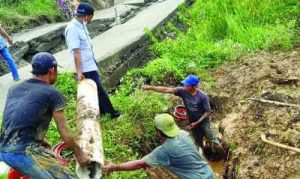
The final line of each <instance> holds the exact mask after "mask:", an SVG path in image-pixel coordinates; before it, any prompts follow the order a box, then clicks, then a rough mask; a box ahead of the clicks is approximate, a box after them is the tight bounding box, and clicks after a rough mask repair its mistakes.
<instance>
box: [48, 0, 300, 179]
mask: <svg viewBox="0 0 300 179" xmlns="http://www.w3.org/2000/svg"><path fill="white" fill-rule="evenodd" d="M299 7H300V2H299V1H296V0H291V1H288V2H287V1H284V0H277V1H269V0H260V1H258V0H255V1H250V0H243V1H225V0H217V1H204V0H198V1H196V2H195V4H194V5H193V6H192V7H191V8H190V9H189V8H187V7H185V6H181V7H180V10H179V13H178V17H179V20H180V21H181V23H183V24H184V26H185V27H186V29H185V30H180V29H179V28H177V27H176V25H174V24H172V23H169V24H168V25H167V26H166V27H165V28H164V29H166V31H167V32H164V31H162V30H159V31H158V32H156V33H155V32H154V33H152V32H149V31H147V33H148V34H149V36H150V38H151V39H152V41H153V42H154V43H153V45H152V47H151V48H152V50H153V52H154V54H155V55H156V56H157V57H158V58H157V59H154V60H152V61H151V62H149V63H148V64H147V65H146V66H145V67H144V68H141V69H133V70H130V71H129V72H128V73H127V74H126V75H125V76H124V77H123V79H122V81H121V85H120V86H119V87H118V89H117V91H116V93H115V94H114V95H112V96H111V99H112V101H113V104H114V105H115V106H116V107H117V108H118V109H120V110H121V111H122V113H123V117H122V118H121V119H118V120H111V119H110V118H109V117H102V118H101V125H102V131H103V140H104V148H105V157H106V159H107V160H111V161H113V162H117V163H118V162H122V161H127V160H131V159H137V158H139V157H141V155H143V154H145V153H147V152H149V151H150V150H151V149H152V148H153V147H154V146H155V145H156V144H157V141H155V137H154V135H155V130H154V126H153V117H154V115H155V113H160V112H163V111H167V110H168V108H169V107H170V106H171V104H169V102H168V101H167V98H166V97H165V96H164V95H160V94H157V93H148V92H142V91H140V87H141V86H142V85H143V84H149V83H150V84H155V85H176V84H177V83H178V81H180V80H182V79H183V78H184V76H186V75H187V74H189V73H194V74H197V75H199V76H201V78H202V80H204V81H206V82H208V83H209V84H210V85H208V86H206V87H207V88H211V87H213V81H212V78H211V76H210V75H209V73H208V70H209V69H211V68H215V67H218V66H219V65H221V64H223V63H224V62H226V61H232V60H238V59H239V57H240V56H241V55H242V54H244V53H248V52H255V51H260V50H289V49H291V48H292V45H293V44H292V42H293V41H292V39H294V38H295V36H296V35H297V34H298V32H297V29H299V27H300V25H299V17H300V15H299V13H300V11H299V9H300V8H299ZM161 33H164V34H166V33H168V34H171V33H172V34H174V35H175V37H176V38H173V37H172V38H171V37H170V38H169V37H167V38H166V39H165V40H164V41H160V40H159V38H158V37H161V36H162V34H161ZM57 87H58V88H59V89H61V90H62V91H63V93H64V95H66V96H67V99H68V103H69V105H68V108H67V112H66V113H67V116H68V119H69V122H70V123H71V125H72V126H73V129H74V128H75V126H74V116H75V99H76V98H75V94H76V83H75V81H74V80H73V77H72V75H71V74H61V75H60V76H59V81H58V83H57ZM50 129H51V130H50V132H49V133H48V136H49V139H50V141H51V142H52V143H57V142H58V141H59V138H58V135H57V133H56V129H55V127H54V125H53V124H52V125H51V128H50ZM230 147H231V148H235V147H236V144H234V143H233V144H231V146H230ZM107 178H146V174H145V172H144V171H136V172H116V173H114V174H112V175H111V176H109V177H107Z"/></svg>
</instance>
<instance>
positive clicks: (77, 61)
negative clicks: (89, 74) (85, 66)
mask: <svg viewBox="0 0 300 179" xmlns="http://www.w3.org/2000/svg"><path fill="white" fill-rule="evenodd" d="M73 52H74V61H75V66H76V72H77V78H78V80H79V81H81V80H83V79H84V76H83V74H82V71H81V56H80V50H79V48H75V49H73Z"/></svg>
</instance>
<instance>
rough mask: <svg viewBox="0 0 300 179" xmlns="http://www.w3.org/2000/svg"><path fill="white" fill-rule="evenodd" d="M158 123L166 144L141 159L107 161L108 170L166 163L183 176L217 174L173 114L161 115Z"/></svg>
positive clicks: (196, 178)
mask: <svg viewBox="0 0 300 179" xmlns="http://www.w3.org/2000/svg"><path fill="white" fill-rule="evenodd" d="M155 127H156V129H157V134H158V137H159V139H160V141H161V142H162V145H160V146H158V147H157V148H156V149H155V150H153V151H152V152H151V153H150V154H148V155H146V156H145V157H143V158H142V159H140V160H135V161H130V162H127V163H122V164H118V165H116V164H112V163H111V164H108V165H105V166H103V169H104V171H106V172H108V173H110V172H113V171H129V170H137V169H141V168H146V167H150V166H151V167H164V168H166V169H167V170H170V171H171V172H172V173H174V174H175V175H177V176H178V177H180V178H181V179H213V178H214V174H213V172H212V170H211V168H210V166H209V165H208V164H207V163H206V162H205V161H204V160H203V159H202V158H201V156H200V154H199V151H198V150H197V148H196V146H195V144H194V143H193V140H192V139H191V137H190V136H189V134H188V133H187V132H185V131H183V130H179V128H178V126H177V125H176V124H175V122H174V119H173V117H172V116H171V115H169V114H159V115H157V116H156V117H155Z"/></svg>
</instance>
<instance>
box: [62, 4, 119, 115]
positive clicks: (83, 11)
mask: <svg viewBox="0 0 300 179" xmlns="http://www.w3.org/2000/svg"><path fill="white" fill-rule="evenodd" d="M93 17H94V9H93V7H92V6H90V5H89V4H87V3H81V4H79V6H78V8H77V12H76V17H75V18H74V19H73V20H72V21H71V22H70V23H69V25H68V26H67V28H66V30H65V37H66V42H67V46H68V49H69V52H70V55H71V57H72V60H74V63H75V68H76V72H77V78H78V80H80V81H81V80H83V79H84V78H89V79H92V80H93V81H94V82H95V83H96V84H97V88H98V98H99V108H100V113H101V114H106V113H109V114H110V116H111V117H112V118H117V117H119V116H120V112H119V111H117V110H115V109H114V108H113V106H112V104H111V102H110V100H109V98H108V95H107V93H106V91H105V89H104V87H103V85H102V84H101V80H100V76H99V74H98V64H97V62H96V59H95V56H94V52H93V45H92V41H91V38H90V36H89V32H88V29H87V27H86V25H87V24H89V23H91V21H92V19H93Z"/></svg>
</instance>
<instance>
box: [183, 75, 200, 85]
mask: <svg viewBox="0 0 300 179" xmlns="http://www.w3.org/2000/svg"><path fill="white" fill-rule="evenodd" d="M199 82H200V79H199V78H198V77H197V76H196V75H188V76H187V77H186V78H185V79H184V80H183V81H182V82H181V83H182V84H183V85H184V86H196V85H198V84H199Z"/></svg>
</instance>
